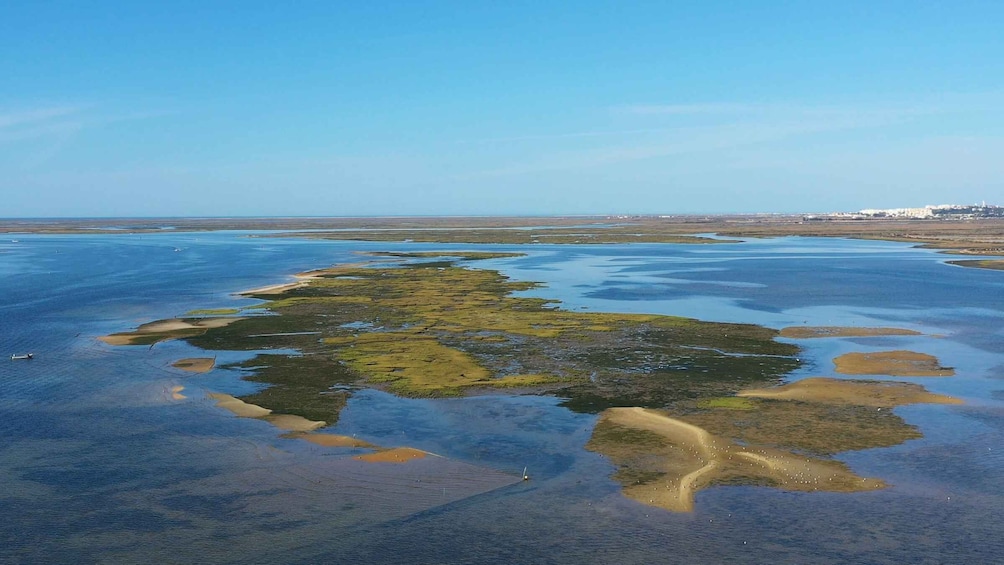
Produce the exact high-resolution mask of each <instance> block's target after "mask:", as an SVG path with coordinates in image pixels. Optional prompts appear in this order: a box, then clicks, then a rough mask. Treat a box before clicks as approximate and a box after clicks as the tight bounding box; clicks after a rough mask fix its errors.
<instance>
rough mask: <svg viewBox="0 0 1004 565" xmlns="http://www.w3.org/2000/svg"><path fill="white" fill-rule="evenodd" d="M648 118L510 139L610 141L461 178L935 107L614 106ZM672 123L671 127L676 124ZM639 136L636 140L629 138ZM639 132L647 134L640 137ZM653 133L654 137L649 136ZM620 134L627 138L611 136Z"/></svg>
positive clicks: (727, 145)
mask: <svg viewBox="0 0 1004 565" xmlns="http://www.w3.org/2000/svg"><path fill="white" fill-rule="evenodd" d="M614 110H615V111H618V112H624V113H627V114H630V115H633V116H637V117H638V119H644V120H645V121H648V122H651V121H652V120H654V119H655V116H668V117H669V121H666V120H665V119H659V120H658V121H659V123H662V124H665V125H666V127H660V128H639V129H629V130H613V131H606V132H604V131H597V132H593V131H587V132H581V133H567V134H551V135H539V136H521V137H510V138H508V140H509V141H518V140H522V139H553V140H560V139H563V138H578V137H596V138H611V141H610V142H608V143H605V144H604V143H601V144H600V145H601V146H594V147H591V148H588V149H575V150H571V149H565V148H562V147H560V145H558V144H556V145H555V146H554V148H553V149H551V150H548V151H546V152H544V153H539V154H535V155H532V156H529V157H527V158H524V159H523V160H522V161H521V162H515V163H510V164H508V165H504V166H500V167H495V168H491V169H486V170H482V171H478V172H475V173H471V174H469V175H464V178H465V179H470V178H481V177H495V176H507V175H522V174H532V173H539V172H546V171H562V170H577V169H586V168H591V167H597V166H603V165H611V164H616V163H623V162H628V161H637V160H643V159H653V158H659V157H669V156H674V155H684V154H691V153H701V152H714V151H722V150H727V149H733V148H739V147H747V146H756V145H762V144H766V143H774V142H778V141H784V140H788V139H792V138H796V137H799V136H803V137H805V136H812V135H817V134H822V133H827V132H838V131H850V130H859V129H869V128H880V127H886V126H891V125H895V124H899V123H903V122H905V121H908V120H909V119H911V118H912V117H915V116H918V115H922V114H929V113H933V112H937V111H939V109H938V108H936V107H934V106H927V105H904V106H902V107H889V108H882V107H871V108H865V107H840V106H793V105H760V104H738V103H737V104H688V105H662V106H619V107H616V108H615V109H614ZM697 115H700V116H705V115H706V116H714V117H715V118H716V119H714V120H698V121H697V122H696V124H695V122H694V121H693V120H688V121H687V122H684V123H686V124H687V125H683V124H681V123H680V122H678V121H675V120H673V118H674V117H678V116H697ZM674 123H675V125H674ZM633 134H637V137H636V138H632V135H633ZM641 134H646V135H644V136H642V135H641ZM650 134H655V135H650ZM617 136H620V137H622V138H627V139H617V140H613V139H612V138H614V137H617Z"/></svg>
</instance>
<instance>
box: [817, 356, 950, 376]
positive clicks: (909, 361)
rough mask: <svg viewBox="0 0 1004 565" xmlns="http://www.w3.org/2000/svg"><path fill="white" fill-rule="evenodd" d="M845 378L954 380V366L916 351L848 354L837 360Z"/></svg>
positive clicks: (837, 364)
mask: <svg viewBox="0 0 1004 565" xmlns="http://www.w3.org/2000/svg"><path fill="white" fill-rule="evenodd" d="M833 363H834V364H835V365H836V371H837V372H838V373H841V374H843V375H890V376H896V377H950V376H952V375H954V374H955V370H954V369H952V368H951V367H942V366H941V363H940V362H939V361H938V358H937V357H935V356H933V355H928V354H926V353H918V352H916V351H905V350H896V351H876V352H874V353H845V354H844V355H841V356H840V357H837V358H836V359H834V360H833Z"/></svg>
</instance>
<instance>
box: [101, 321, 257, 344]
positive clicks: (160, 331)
mask: <svg viewBox="0 0 1004 565" xmlns="http://www.w3.org/2000/svg"><path fill="white" fill-rule="evenodd" d="M243 319H244V318H204V319H200V320H191V319H190V320H182V319H180V318H171V319H168V320H158V321H156V322H150V323H147V324H143V325H141V326H139V327H138V328H136V329H135V330H133V331H131V332H120V333H114V334H111V335H106V336H101V337H99V338H98V339H99V340H101V341H103V342H105V343H107V344H108V345H152V344H154V343H157V342H160V341H166V340H169V339H178V338H183V337H194V336H197V335H201V334H203V333H205V332H206V331H207V330H210V329H213V328H222V327H224V326H227V325H229V324H232V323H234V322H236V321H237V320H243Z"/></svg>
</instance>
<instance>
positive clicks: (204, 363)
mask: <svg viewBox="0 0 1004 565" xmlns="http://www.w3.org/2000/svg"><path fill="white" fill-rule="evenodd" d="M171 366H172V367H174V368H176V369H181V370H182V371H188V372H189V373H208V372H209V371H211V370H212V369H213V367H214V366H216V358H215V357H189V358H186V359H179V360H177V361H175V362H174V363H171Z"/></svg>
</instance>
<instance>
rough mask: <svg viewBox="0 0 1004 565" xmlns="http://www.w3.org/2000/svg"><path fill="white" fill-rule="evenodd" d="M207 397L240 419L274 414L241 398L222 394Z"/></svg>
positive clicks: (212, 394) (213, 393) (210, 394)
mask: <svg viewBox="0 0 1004 565" xmlns="http://www.w3.org/2000/svg"><path fill="white" fill-rule="evenodd" d="M207 396H209V398H212V399H213V400H215V401H216V405H217V406H219V407H220V408H223V409H224V410H228V411H230V412H231V413H233V415H235V416H237V417H239V418H264V417H265V416H268V415H269V414H271V413H272V411H271V410H269V409H268V408H262V407H261V406H257V405H255V404H248V403H247V402H244V401H243V400H241V399H239V398H234V397H233V396H230V395H229V394H223V393H222V392H210V393H209V394H208V395H207Z"/></svg>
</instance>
